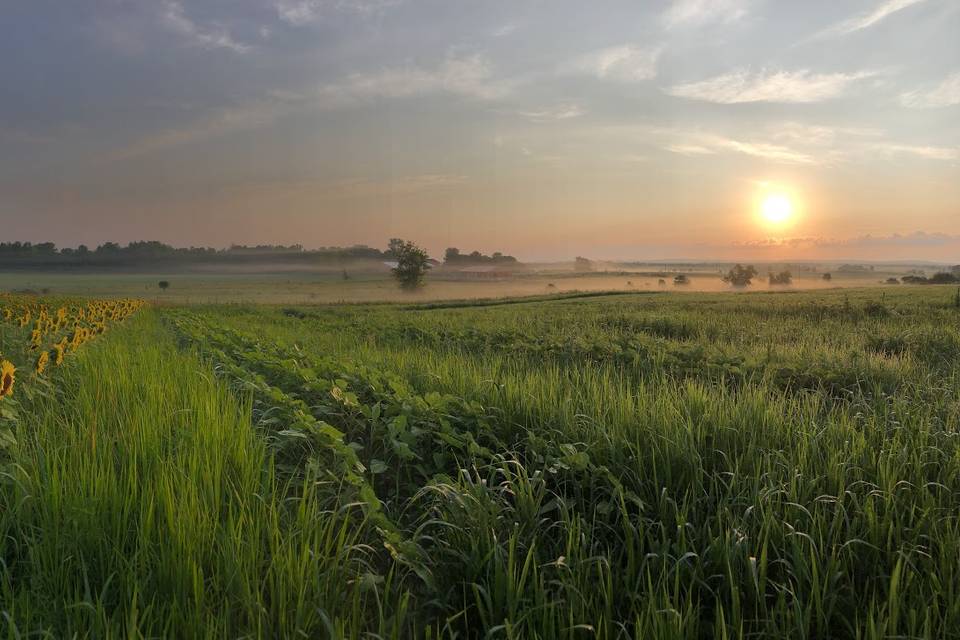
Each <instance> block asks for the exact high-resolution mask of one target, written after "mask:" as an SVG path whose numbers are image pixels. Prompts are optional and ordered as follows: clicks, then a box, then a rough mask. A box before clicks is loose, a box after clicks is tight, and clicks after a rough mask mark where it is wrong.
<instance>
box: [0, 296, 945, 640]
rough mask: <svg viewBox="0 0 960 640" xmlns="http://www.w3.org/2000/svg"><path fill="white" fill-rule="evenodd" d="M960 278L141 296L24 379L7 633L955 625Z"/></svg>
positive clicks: (549, 633)
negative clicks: (573, 291) (455, 294)
mask: <svg viewBox="0 0 960 640" xmlns="http://www.w3.org/2000/svg"><path fill="white" fill-rule="evenodd" d="M954 296H955V290H954V289H951V288H941V287H924V288H922V289H908V288H903V289H898V290H895V291H891V290H889V289H886V290H879V289H863V290H851V291H826V292H816V293H814V292H807V293H780V294H776V293H772V294H735V295H731V294H694V293H690V294H681V293H674V292H671V293H669V294H644V295H617V296H597V297H567V298H561V299H548V300H543V299H538V300H533V301H527V302H525V303H523V304H484V305H480V306H462V305H438V306H436V307H431V306H422V307H411V306H409V305H407V306H398V305H374V306H313V307H311V306H302V307H294V308H291V307H267V306H255V305H247V306H242V305H241V306H236V305H233V306H229V307H226V306H206V307H182V308H177V307H164V308H161V309H157V310H147V311H144V312H141V313H139V314H138V315H137V316H136V317H135V318H134V320H132V321H129V322H128V323H127V324H126V325H125V326H124V327H123V328H121V329H119V330H117V331H114V332H111V333H108V334H107V336H106V337H105V338H103V339H101V340H99V341H97V342H95V343H94V344H92V345H90V346H89V347H85V348H84V349H83V350H82V351H81V352H80V353H79V354H78V355H77V356H76V358H75V359H73V360H72V361H71V362H69V363H68V365H67V366H65V367H64V368H62V369H61V370H59V371H58V372H57V374H56V378H55V379H54V384H53V386H52V388H51V389H50V390H49V391H46V392H44V393H40V394H35V397H33V398H28V399H22V404H21V406H19V407H18V413H19V415H20V419H19V421H18V422H17V423H16V425H15V426H14V429H15V434H16V437H17V441H18V443H17V445H15V446H12V447H10V448H9V449H8V450H7V451H6V453H5V458H6V464H5V470H6V481H5V483H4V484H3V485H2V491H0V501H2V502H0V508H2V515H0V527H2V542H0V554H2V555H0V557H2V558H3V565H2V568H0V587H2V589H0V598H2V601H3V603H2V606H0V608H2V611H3V613H4V616H3V617H2V618H0V629H3V630H5V631H6V632H7V634H8V635H9V636H11V637H17V636H18V635H28V634H33V633H37V632H40V633H46V634H48V635H49V636H50V637H69V636H73V635H76V636H79V637H108V636H120V635H123V636H133V637H137V636H142V637H296V636H297V635H300V636H303V637H356V638H360V637H364V638H367V637H385V638H386V637H424V638H426V637H431V638H435V637H461V638H463V637H469V638H472V637H496V638H545V639H546V638H760V637H765V638H812V637H817V638H821V637H834V638H863V639H879V638H891V637H898V638H931V639H933V638H951V637H960V631H957V629H960V599H958V596H960V446H958V437H957V433H958V428H960V403H958V401H957V398H958V397H960V365H958V359H957V358H958V356H960V309H957V308H955V306H954Z"/></svg>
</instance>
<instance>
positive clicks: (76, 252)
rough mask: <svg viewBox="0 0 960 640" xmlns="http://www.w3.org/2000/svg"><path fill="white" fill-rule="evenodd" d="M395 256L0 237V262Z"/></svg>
mask: <svg viewBox="0 0 960 640" xmlns="http://www.w3.org/2000/svg"><path fill="white" fill-rule="evenodd" d="M393 258H394V255H393V254H392V253H391V252H390V249H389V248H388V249H387V250H380V249H375V248H373V247H368V246H366V245H354V246H352V247H322V248H319V249H305V248H304V247H303V246H302V245H299V244H294V245H289V246H287V245H256V246H247V245H233V246H231V247H229V248H227V249H214V248H212V247H173V246H171V245H168V244H164V243H162V242H157V241H138V242H131V243H129V244H127V245H125V246H122V245H120V244H118V243H116V242H104V243H103V244H101V245H99V246H97V247H96V248H93V249H91V248H89V247H87V246H86V245H80V246H78V247H76V248H70V247H64V248H62V249H59V248H57V246H56V245H55V244H54V243H52V242H40V243H30V242H0V266H4V267H86V266H92V267H124V266H129V267H142V266H155V265H156V266H159V265H163V266H171V265H173V266H176V265H187V264H196V263H214V264H217V263H223V264H243V263H256V262H272V261H281V262H303V263H317V264H325V263H326V264H336V263H339V262H347V261H356V260H376V261H386V260H391V259H393Z"/></svg>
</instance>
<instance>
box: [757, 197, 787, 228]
mask: <svg viewBox="0 0 960 640" xmlns="http://www.w3.org/2000/svg"><path fill="white" fill-rule="evenodd" d="M760 211H761V212H762V213H763V219H764V220H766V221H767V223H769V224H771V225H777V226H780V225H784V224H786V223H788V222H790V218H792V217H793V203H792V202H790V198H789V197H787V196H785V195H784V194H782V193H772V194H770V195H768V196H766V197H765V198H764V199H763V204H762V205H761V206H760Z"/></svg>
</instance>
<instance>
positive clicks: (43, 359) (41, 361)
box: [36, 351, 50, 376]
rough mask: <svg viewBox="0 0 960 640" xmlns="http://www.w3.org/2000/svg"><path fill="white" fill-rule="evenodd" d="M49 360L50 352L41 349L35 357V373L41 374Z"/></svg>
mask: <svg viewBox="0 0 960 640" xmlns="http://www.w3.org/2000/svg"><path fill="white" fill-rule="evenodd" d="M49 362H50V352H49V351H41V352H40V357H38V358H37V367H36V368H37V375H38V376H39V375H41V374H43V372H44V371H46V369H47V364H48V363H49Z"/></svg>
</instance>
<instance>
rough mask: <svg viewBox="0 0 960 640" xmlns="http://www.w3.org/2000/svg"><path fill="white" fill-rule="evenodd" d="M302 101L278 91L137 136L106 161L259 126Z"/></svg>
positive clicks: (142, 154)
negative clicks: (179, 124) (255, 99)
mask: <svg viewBox="0 0 960 640" xmlns="http://www.w3.org/2000/svg"><path fill="white" fill-rule="evenodd" d="M302 103H303V97H302V96H297V95H293V94H281V93H277V94H273V95H272V96H270V97H269V98H267V99H264V100H260V101H254V102H251V103H248V104H245V105H240V106H235V107H228V108H225V109H221V110H219V111H216V112H214V113H212V114H210V115H208V116H206V117H204V118H201V119H199V120H197V121H195V122H193V123H190V124H186V125H183V126H180V127H171V128H169V129H166V130H163V131H160V132H159V133H155V134H150V135H146V136H143V137H141V138H139V139H137V140H134V141H133V142H132V143H130V144H129V145H127V146H125V147H123V148H121V149H118V150H116V151H114V152H112V153H110V154H108V156H107V157H106V161H108V162H113V161H118V160H130V159H134V158H138V157H140V156H144V155H148V154H151V153H155V152H158V151H165V150H167V149H173V148H176V147H180V146H184V145H187V144H191V143H194V142H197V141H199V140H205V139H209V138H215V137H218V136H221V135H226V134H229V133H234V132H237V131H248V130H251V129H257V128H259V127H263V126H266V125H268V124H271V123H273V122H275V121H276V120H277V119H279V118H280V117H282V116H284V115H287V114H289V113H292V112H294V111H296V110H297V109H298V108H301V107H302Z"/></svg>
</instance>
